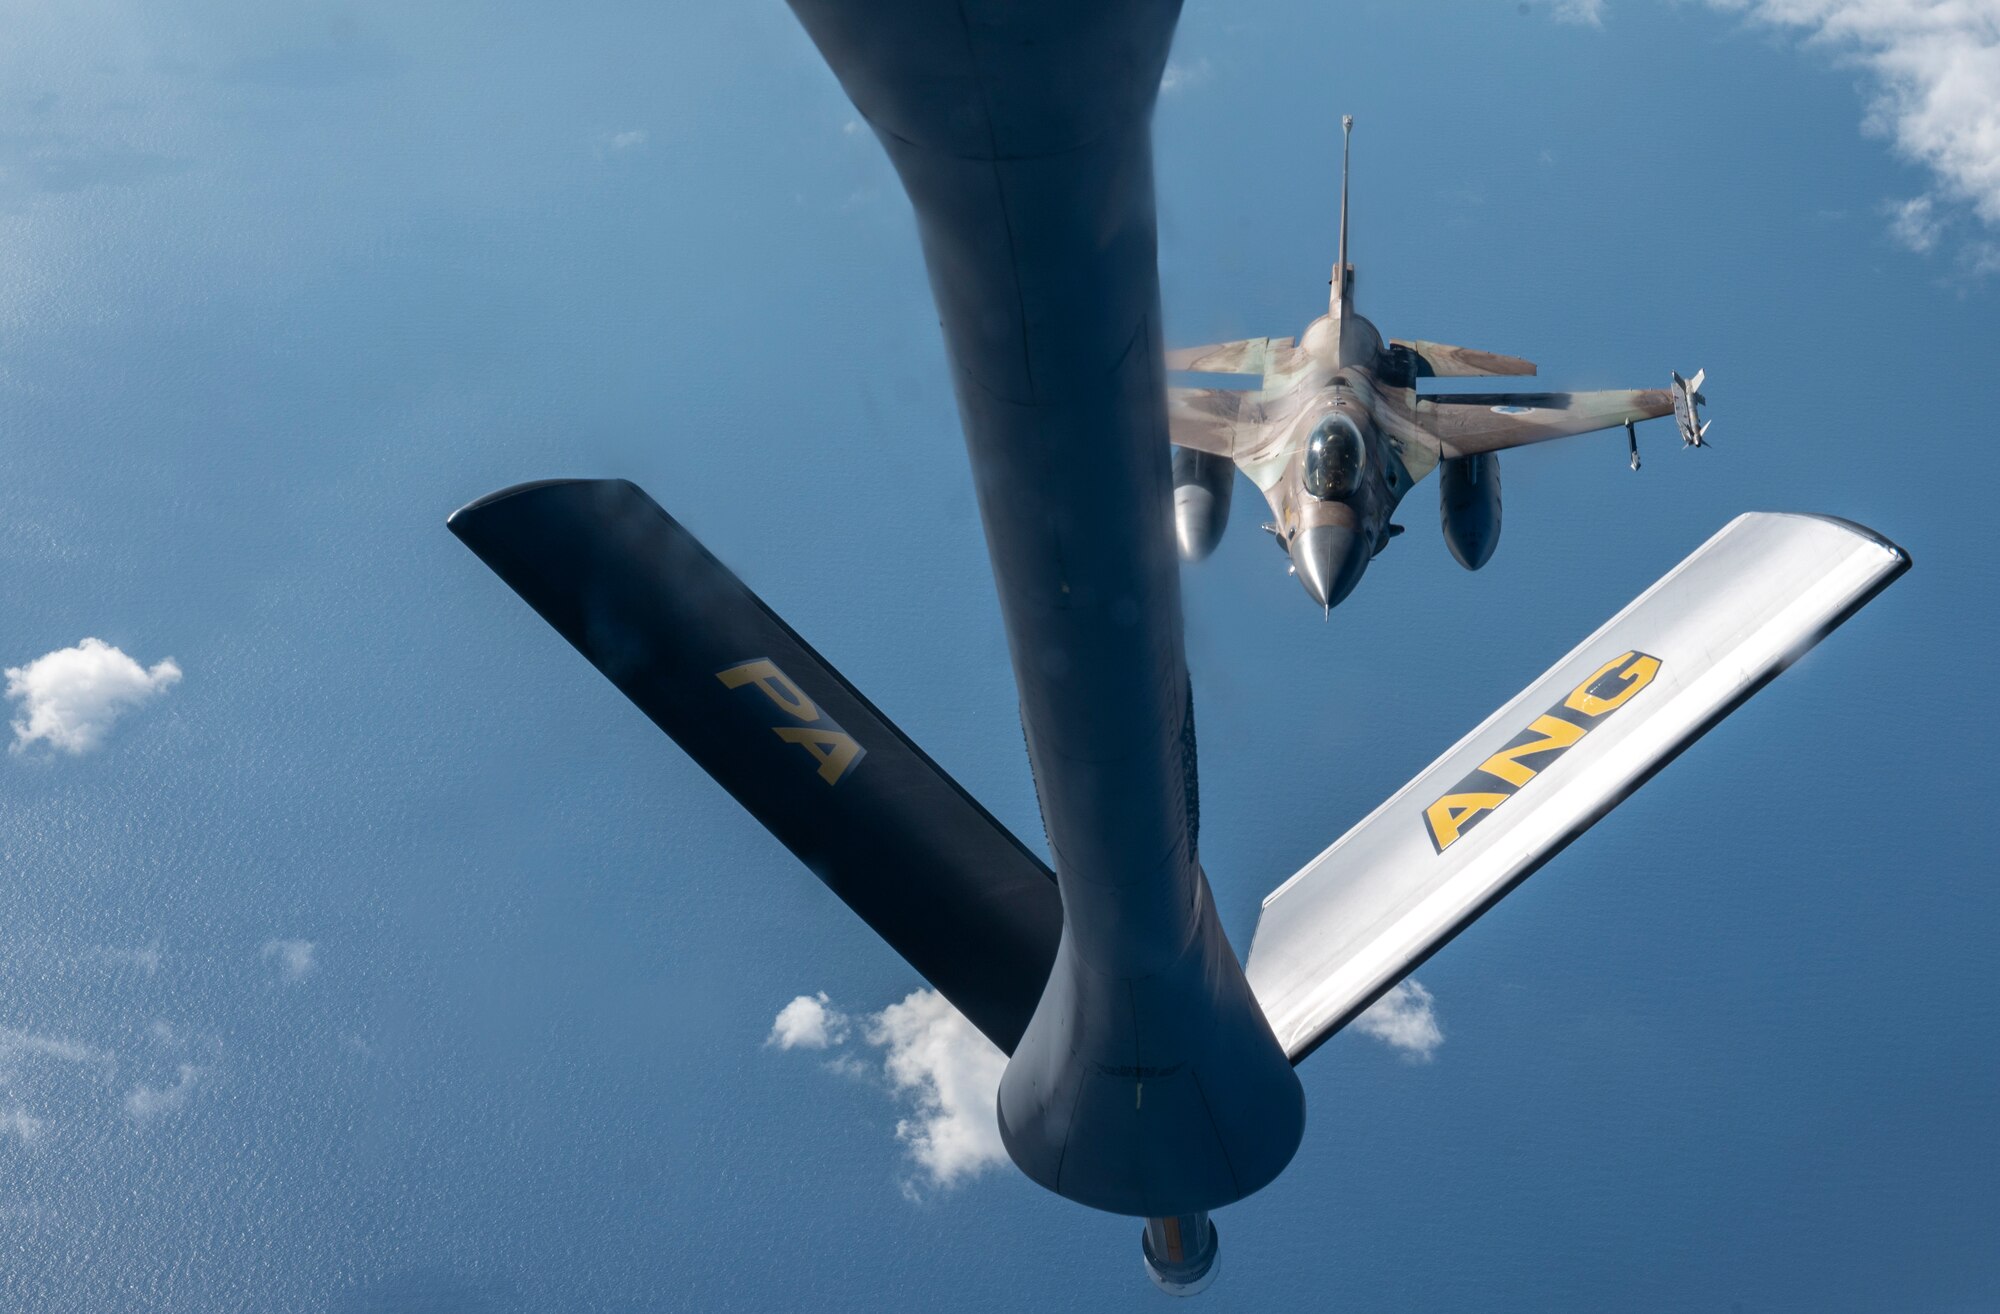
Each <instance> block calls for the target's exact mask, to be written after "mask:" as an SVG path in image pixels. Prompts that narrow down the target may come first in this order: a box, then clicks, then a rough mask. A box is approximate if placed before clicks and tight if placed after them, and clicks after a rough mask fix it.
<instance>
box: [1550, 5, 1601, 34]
mask: <svg viewBox="0 0 2000 1314" xmlns="http://www.w3.org/2000/svg"><path fill="white" fill-rule="evenodd" d="M1549 17H1550V18H1553V19H1555V20H1556V22H1558V23H1579V24H1582V25H1583V26H1585V27H1603V26H1604V0H1555V3H1553V4H1551V5H1550V6H1549Z"/></svg>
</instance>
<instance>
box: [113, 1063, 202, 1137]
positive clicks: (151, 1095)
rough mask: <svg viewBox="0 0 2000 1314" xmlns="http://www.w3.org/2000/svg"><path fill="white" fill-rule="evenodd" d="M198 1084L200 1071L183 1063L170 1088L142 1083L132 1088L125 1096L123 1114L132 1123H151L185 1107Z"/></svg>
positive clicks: (190, 1064)
mask: <svg viewBox="0 0 2000 1314" xmlns="http://www.w3.org/2000/svg"><path fill="white" fill-rule="evenodd" d="M200 1083H201V1069H200V1068H198V1067H196V1066H195V1065H194V1064H192V1063H183V1064H181V1067H180V1073H179V1075H178V1076H177V1078H176V1079H175V1081H174V1084H173V1085H171V1086H148V1085H146V1084H145V1083H143V1082H141V1083H140V1084H139V1085H137V1086H134V1087H133V1088H132V1089H131V1091H130V1092H129V1093H128V1094H127V1095H126V1096H125V1112H126V1114H127V1115H129V1116H130V1117H131V1119H132V1121H134V1122H138V1123H147V1122H151V1121H153V1120H154V1119H155V1118H158V1117H161V1116H163V1115H165V1114H169V1113H172V1112H174V1111H175V1110H177V1109H179V1108H181V1107H182V1106H183V1105H185V1104H186V1103H187V1102H188V1097H189V1096H191V1095H193V1094H194V1091H195V1087H196V1086H198V1085H199V1084H200Z"/></svg>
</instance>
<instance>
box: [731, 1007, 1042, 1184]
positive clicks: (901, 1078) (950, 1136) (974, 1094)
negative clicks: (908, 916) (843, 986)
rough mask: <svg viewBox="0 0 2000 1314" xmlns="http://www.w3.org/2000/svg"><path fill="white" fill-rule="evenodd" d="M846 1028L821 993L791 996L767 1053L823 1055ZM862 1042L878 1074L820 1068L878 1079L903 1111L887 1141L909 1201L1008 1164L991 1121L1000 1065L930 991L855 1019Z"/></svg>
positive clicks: (868, 1069)
mask: <svg viewBox="0 0 2000 1314" xmlns="http://www.w3.org/2000/svg"><path fill="white" fill-rule="evenodd" d="M848 1033H849V1019H848V1018H847V1017H846V1015H845V1014H843V1013H841V1012H839V1011H838V1010H836V1009H834V1008H832V1007H831V1004H830V1001H829V1000H828V998H827V996H826V994H825V992H824V991H822V992H820V993H819V994H817V995H800V996H799V997H798V998H796V999H794V1000H793V1001H792V1002H791V1003H789V1004H787V1005H785V1007H784V1009H783V1010H781V1011H780V1012H779V1014H778V1017H777V1020H776V1022H774V1023H773V1024H772V1027H771V1035H770V1038H769V1039H768V1040H767V1041H766V1043H767V1044H771V1045H776V1046H777V1047H778V1048H780V1049H794V1048H799V1049H827V1048H830V1047H835V1046H839V1045H841V1044H844V1043H845V1041H846V1039H847V1036H848ZM861 1040H862V1042H863V1043H865V1044H866V1045H868V1046H869V1047H871V1048H873V1049H875V1050H878V1051H880V1057H879V1062H880V1066H879V1068H878V1067H877V1066H876V1063H875V1062H871V1061H864V1060H863V1059H862V1058H861V1057H859V1056H858V1055H857V1054H855V1053H853V1052H847V1053H840V1054H836V1055H834V1056H833V1057H832V1058H831V1059H830V1060H829V1061H828V1063H827V1066H828V1067H829V1068H831V1069H833V1070H834V1071H836V1072H840V1073H843V1074H845V1075H849V1076H862V1077H875V1076H878V1075H879V1077H880V1078H881V1079H882V1081H883V1082H884V1084H886V1086H887V1087H888V1089H889V1091H890V1093H891V1095H892V1096H894V1098H895V1099H897V1100H898V1101H899V1102H900V1103H901V1104H902V1105H903V1106H904V1107H905V1109H906V1110H907V1111H908V1113H907V1116H905V1117H903V1118H900V1119H898V1120H897V1123H896V1139H897V1140H898V1141H900V1142H902V1144H903V1145H904V1147H905V1148H906V1149H907V1150H908V1151H909V1154H910V1158H911V1160H912V1161H913V1162H914V1163H915V1165H916V1168H917V1170H918V1171H917V1175H916V1176H915V1177H913V1178H911V1179H909V1180H907V1181H905V1182H904V1184H903V1187H904V1191H905V1193H906V1194H908V1195H910V1196H911V1197H912V1198H916V1197H917V1196H919V1195H920V1194H921V1193H922V1189H923V1188H924V1187H929V1188H932V1189H937V1190H944V1189H949V1188H951V1187H954V1186H957V1185H959V1184H960V1183H962V1182H964V1181H966V1180H967V1179H969V1178H971V1177H974V1176H976V1175H978V1174H979V1173H981V1172H984V1171H985V1170H986V1169H988V1168H991V1167H994V1166H996V1165H998V1164H1002V1163H1005V1162H1006V1161H1007V1151H1006V1149H1005V1148H1004V1147H1003V1146H1002V1145H1001V1144H1000V1124H999V1122H998V1120H997V1118H996V1117H995V1114H994V1105H995V1101H996V1100H997V1099H998V1097H999V1092H1000V1074H1001V1073H1002V1072H1003V1071H1005V1070H1006V1067H1007V1057H1006V1055H1004V1054H1002V1053H1001V1052H1000V1051H999V1050H998V1049H996V1048H994V1045H993V1042H992V1041H990V1040H988V1039H987V1038H986V1037H985V1036H984V1035H981V1034H980V1032H979V1029H978V1028H977V1027H975V1026H973V1025H972V1024H971V1023H970V1022H968V1021H966V1020H965V1016H964V1014H962V1013H960V1012H959V1011H958V1010H957V1009H955V1008H953V1007H952V1006H951V1004H950V1003H949V1002H948V1001H947V1000H946V999H945V998H944V996H942V995H940V994H938V993H937V992H936V991H935V990H917V991H913V992H912V993H911V994H909V995H908V996H906V997H905V998H904V999H903V1000H902V1001H901V1002H900V1003H895V1004H891V1005H889V1007H887V1008H885V1009H883V1010H882V1011H881V1012H879V1013H873V1014H870V1015H868V1016H867V1017H866V1018H864V1019H862V1026H861Z"/></svg>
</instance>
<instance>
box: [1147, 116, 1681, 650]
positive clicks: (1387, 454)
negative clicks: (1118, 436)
mask: <svg viewBox="0 0 2000 1314" xmlns="http://www.w3.org/2000/svg"><path fill="white" fill-rule="evenodd" d="M1341 132H1342V143H1341V169H1340V246H1339V256H1338V258H1337V260H1336V262H1335V264H1334V266H1333V279H1332V289H1333V291H1332V293H1331V295H1330V296H1329V297H1328V302H1327V311H1326V314H1324V315H1322V316H1320V317H1319V318H1318V319H1316V320H1314V321H1313V322H1312V323H1310V324H1308V325H1307V326H1306V330H1305V332H1304V333H1303V334H1301V335H1300V336H1299V338H1298V340H1297V342H1296V344H1295V343H1294V341H1293V339H1291V338H1249V339H1246V340H1243V341H1240V342H1223V343H1217V344H1214V345H1211V346H1205V347H1188V348H1184V349H1181V350H1178V351H1169V352H1168V353H1167V357H1166V359H1167V368H1169V369H1174V370H1186V371H1191V372H1196V373H1204V374H1239V375H1248V376H1251V377H1255V378H1257V379H1259V380H1260V385H1259V386H1258V387H1257V388H1255V389H1252V390H1248V391H1235V390H1231V389H1226V388H1172V389H1169V390H1168V419H1169V423H1170V424H1171V425H1172V431H1173V441H1174V446H1175V447H1176V448H1177V449H1178V450H1176V451H1175V453H1174V530H1175V536H1176V537H1177V539H1178V540H1179V543H1180V551H1181V556H1182V557H1184V558H1185V559H1187V560H1189V561H1199V560H1201V559H1202V558H1203V557H1206V556H1207V555H1208V554H1209V553H1210V552H1212V551H1214V549H1215V545H1216V542H1217V541H1218V540H1219V539H1220V538H1221V537H1222V530H1223V526H1224V524H1225V523H1226V522H1227V520H1228V517H1229V495H1230V491H1231V488H1232V487H1233V485H1234V483H1235V478H1236V471H1237V469H1239V468H1240V469H1241V470H1242V471H1243V473H1244V474H1246V475H1248V476H1249V477H1250V481H1251V482H1252V483H1254V484H1256V485H1257V487H1258V489H1259V490H1260V491H1261V492H1262V493H1263V494H1264V497H1265V500H1266V501H1268V502H1269V503H1270V504H1271V514H1272V516H1273V517H1274V519H1273V522H1272V523H1271V524H1268V525H1266V526H1264V528H1265V529H1267V530H1269V531H1270V532H1271V533H1272V534H1273V535H1274V536H1276V538H1277V541H1278V545H1279V546H1280V547H1282V548H1283V549H1284V550H1285V551H1286V552H1287V553H1289V554H1290V556H1291V559H1292V565H1291V569H1292V573H1293V574H1295V575H1297V576H1298V579H1299V583H1301V584H1303V585H1305V590H1306V593H1307V594H1309V595H1310V596H1311V598H1312V600H1313V601H1314V602H1316V603H1318V604H1319V606H1320V607H1321V608H1322V609H1323V610H1324V611H1326V612H1328V613H1331V612H1332V610H1333V608H1334V607H1335V605H1337V604H1338V603H1339V602H1340V601H1341V599H1343V598H1345V597H1346V596H1347V595H1348V594H1349V593H1351V592H1353V591H1354V586H1355V585H1356V584H1358V583H1359V582H1360V581H1361V573H1362V572H1363V571H1364V570H1366V569H1367V568H1368V563H1369V561H1370V560H1372V559H1373V558H1374V556H1375V554H1376V553H1378V552H1380V551H1381V550H1382V549H1383V548H1385V547H1387V546H1388V544H1389V540H1390V539H1392V538H1394V537H1395V536H1396V535H1398V534H1400V533H1402V532H1403V527H1402V526H1401V525H1397V524H1392V523H1390V519H1389V518H1390V517H1391V516H1392V515H1394V514H1395V511H1396V508H1397V506H1398V505H1399V504H1400V503H1401V502H1402V500H1403V498H1404V496H1405V495H1406V494H1407V493H1408V492H1409V491H1410V489H1412V488H1414V487H1415V486H1416V485H1417V484H1419V483H1421V482H1422V481H1423V478H1424V476H1425V475H1427V474H1429V473H1430V472H1431V470H1432V469H1433V468H1436V469H1437V470H1438V472H1439V473H1438V481H1439V488H1438V500H1439V503H1440V515H1441V518H1442V520H1443V522H1444V537H1445V542H1446V544H1447V545H1449V546H1450V548H1451V554H1452V555H1453V556H1454V557H1456V558H1458V562H1459V564H1460V565H1462V566H1464V567H1465V568H1466V569H1467V570H1478V569H1479V568H1480V567H1481V566H1483V565H1485V564H1486V562H1487V559H1488V558H1490V557H1491V556H1492V555H1493V549H1494V547H1495V546H1497V545H1498V544H1499V542H1500V457H1499V453H1500V452H1501V451H1503V450H1505V449H1506V448H1509V447H1520V446H1522V445H1524V444H1527V443H1539V442H1544V441H1546V440H1548V439H1550V438H1562V437H1566V436H1568V435H1571V434H1579V433H1589V432H1591V431H1592V430H1596V429H1615V428H1618V427H1619V426H1621V425H1622V426H1624V428H1625V432H1626V439H1627V442H1628V444H1629V446H1630V449H1631V459H1632V468H1633V469H1634V470H1637V469H1638V468H1639V443H1638V438H1637V436H1636V434H1634V432H1633V429H1632V426H1633V424H1634V423H1635V422H1637V421H1639V420H1648V419H1652V418H1654V417H1656V416H1661V415H1667V414H1672V415H1673V416H1674V417H1675V421H1676V423H1677V424H1678V426H1679V428H1680V432H1681V439H1682V441H1683V442H1684V443H1685V444H1686V445H1688V446H1692V447H1703V446H1706V445H1707V443H1706V440H1705V435H1706V433H1707V431H1708V424H1707V422H1706V421H1704V420H1703V419H1701V417H1700V413H1699V408H1700V405H1701V403H1702V402H1703V401H1704V400H1706V399H1705V398H1704V397H1703V396H1702V395H1701V385H1702V379H1703V374H1702V373H1701V372H1697V373H1696V374H1695V376H1694V378H1693V379H1683V378H1682V377H1681V376H1680V375H1679V374H1678V373H1676V374H1674V376H1673V384H1672V386H1671V387H1669V388H1649V389H1638V390H1631V391H1617V392H1538V393H1457V394H1443V395H1437V396H1420V395H1419V394H1418V393H1417V391H1416V385H1417V380H1418V379H1426V378H1453V377H1469V376H1480V375H1487V376H1506V375H1515V376H1518V375H1527V374H1533V373H1534V372H1535V366H1534V363H1533V362H1532V361H1525V360H1522V359H1520V358H1519V357H1517V356H1500V355H1495V354H1494V353H1492V352H1489V351H1473V350H1469V349H1467V348H1465V347H1450V346H1446V345H1444V344H1443V343H1439V342H1420V341H1408V342H1406V341H1403V340H1400V339H1396V340H1392V341H1390V342H1389V344H1388V345H1387V346H1384V345H1383V343H1382V335H1381V334H1380V333H1378V332H1377V331H1376V329H1375V326H1374V325H1373V324H1371V323H1369V322H1368V320H1367V319H1366V318H1365V317H1363V316H1362V315H1360V314H1359V313H1357V312H1356V310H1355V309H1354V266H1353V265H1351V264H1349V263H1348V261H1347V157H1348V152H1349V147H1350V146H1351V144H1352V139H1353V132H1354V117H1353V116H1352V115H1348V116H1346V117H1345V118H1343V119H1342V120H1341Z"/></svg>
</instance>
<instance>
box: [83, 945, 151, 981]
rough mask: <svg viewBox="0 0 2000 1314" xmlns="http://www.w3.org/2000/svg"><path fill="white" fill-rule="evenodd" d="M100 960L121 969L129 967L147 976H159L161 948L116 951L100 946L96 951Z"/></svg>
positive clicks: (149, 946) (149, 947)
mask: <svg viewBox="0 0 2000 1314" xmlns="http://www.w3.org/2000/svg"><path fill="white" fill-rule="evenodd" d="M94 952H95V953H96V955H97V957H98V958H100V959H102V960H103V961H105V962H107V963H115V964H117V965H118V966H120V967H129V968H131V969H133V970H134V971H136V972H141V973H143V974H145V975H146V976H157V975H158V974H159V971H160V947H159V946H158V945H156V944H153V945H147V946H146V947H145V948H143V949H114V948H111V947H109V946H99V947H98V948H97V949H96V950H95V951H94Z"/></svg>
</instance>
